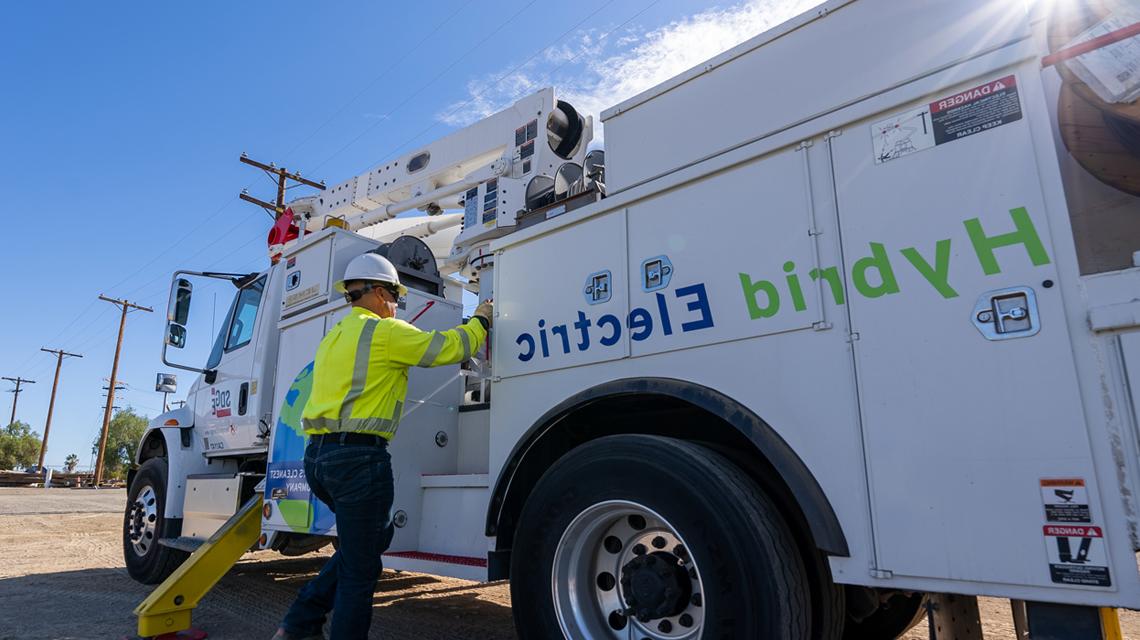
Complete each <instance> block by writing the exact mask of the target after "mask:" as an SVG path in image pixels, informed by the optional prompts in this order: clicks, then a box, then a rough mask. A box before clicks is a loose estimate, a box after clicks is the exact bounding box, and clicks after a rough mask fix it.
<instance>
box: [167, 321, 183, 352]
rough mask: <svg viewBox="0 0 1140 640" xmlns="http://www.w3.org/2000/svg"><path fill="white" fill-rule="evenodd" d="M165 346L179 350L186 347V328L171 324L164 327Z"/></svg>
mask: <svg viewBox="0 0 1140 640" xmlns="http://www.w3.org/2000/svg"><path fill="white" fill-rule="evenodd" d="M166 344H168V345H170V346H172V347H174V348H175V349H181V348H183V347H185V346H186V327H183V326H182V325H179V324H174V323H173V322H172V323H170V324H168V325H166Z"/></svg>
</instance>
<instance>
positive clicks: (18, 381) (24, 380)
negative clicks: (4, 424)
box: [3, 376, 36, 424]
mask: <svg viewBox="0 0 1140 640" xmlns="http://www.w3.org/2000/svg"><path fill="white" fill-rule="evenodd" d="M3 379H4V380H10V381H12V382H15V383H16V388H15V389H9V390H8V393H14V394H16V395H14V396H12V419H11V420H9V421H8V424H12V423H13V422H15V421H16V403H17V402H19V401H20V391H22V389H20V385H21V384H25V383H26V384H35V383H36V381H35V380H28V379H27V378H21V377H19V376H16V377H15V378H9V377H8V376H3Z"/></svg>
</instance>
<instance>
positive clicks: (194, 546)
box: [158, 536, 206, 553]
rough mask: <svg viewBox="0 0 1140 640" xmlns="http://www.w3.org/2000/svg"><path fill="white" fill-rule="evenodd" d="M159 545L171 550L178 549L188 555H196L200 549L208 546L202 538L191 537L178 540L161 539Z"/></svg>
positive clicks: (182, 537)
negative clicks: (205, 545) (204, 545)
mask: <svg viewBox="0 0 1140 640" xmlns="http://www.w3.org/2000/svg"><path fill="white" fill-rule="evenodd" d="M158 544H160V545H162V546H164V547H170V548H171V549H178V550H179V551H185V552H186V553H194V552H195V551H197V550H198V547H200V546H202V545H203V544H206V541H205V540H203V539H201V538H191V537H190V536H181V537H178V538H159V539H158Z"/></svg>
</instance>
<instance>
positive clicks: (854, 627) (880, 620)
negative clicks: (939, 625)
mask: <svg viewBox="0 0 1140 640" xmlns="http://www.w3.org/2000/svg"><path fill="white" fill-rule="evenodd" d="M925 619H926V594H925V593H903V592H899V593H895V594H894V595H892V596H890V597H889V598H887V600H886V602H883V603H882V604H881V605H879V608H878V609H876V610H875V612H874V613H872V614H871V615H869V616H867V617H866V618H863V619H862V620H860V621H858V622H856V621H855V620H852V619H850V618H849V619H848V620H847V625H846V626H845V627H844V632H843V638H844V640H895V638H898V637H899V636H901V635H902V634H904V633H906V632H907V631H909V630H910V629H911V628H912V627H914V626H915V625H917V624H918V623H920V622H922V621H923V620H925Z"/></svg>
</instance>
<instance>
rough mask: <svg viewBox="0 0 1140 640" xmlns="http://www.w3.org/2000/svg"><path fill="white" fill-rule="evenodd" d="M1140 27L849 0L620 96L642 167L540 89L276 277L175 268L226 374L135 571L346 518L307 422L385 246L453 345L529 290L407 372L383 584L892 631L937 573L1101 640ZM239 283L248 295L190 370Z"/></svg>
mask: <svg viewBox="0 0 1140 640" xmlns="http://www.w3.org/2000/svg"><path fill="white" fill-rule="evenodd" d="M1138 21H1140V9H1138V8H1137V5H1136V4H1135V3H1133V2H1126V1H1124V0H1121V1H1119V2H1113V1H1107V0H1106V1H1093V0H1086V1H1080V0H1064V1H1062V0H1056V1H1052V2H1051V1H1044V0H1043V1H1040V2H1032V1H1029V2H1020V1H1011V0H910V1H908V2H895V1H893V0H831V1H829V2H825V3H823V4H822V5H820V6H818V7H817V8H815V9H813V10H811V11H809V12H808V13H805V14H803V15H801V16H799V17H797V18H794V19H792V20H790V21H788V22H786V23H784V24H782V25H780V26H778V27H776V28H774V29H772V30H770V31H768V32H766V33H763V34H761V35H759V36H757V37H755V38H753V39H751V40H748V41H747V42H744V43H743V44H741V45H739V46H737V47H735V48H733V49H731V50H729V51H727V52H725V53H723V54H721V55H719V56H717V57H715V58H712V59H710V60H708V61H707V62H705V63H703V64H701V65H700V66H698V67H694V68H693V69H690V70H689V71H686V72H684V73H682V74H680V75H678V76H676V77H674V78H671V79H669V80H667V81H665V82H664V83H662V84H660V85H658V86H656V87H654V88H652V89H650V90H648V91H645V92H644V93H641V94H639V95H637V96H634V97H632V98H630V99H629V100H626V101H625V102H622V103H621V104H618V105H616V106H614V107H612V108H610V109H608V110H606V111H604V112H603V113H602V114H601V121H603V122H604V123H605V142H606V146H607V150H606V155H605V156H603V154H602V152H601V151H600V150H599V149H598V148H597V145H596V144H595V145H593V146H591V141H592V139H593V127H594V122H593V120H592V118H591V117H588V116H585V115H583V114H580V113H579V112H578V111H577V110H575V109H574V107H573V106H571V105H570V104H568V103H567V102H565V101H562V100H560V99H558V97H557V95H556V94H555V92H554V91H553V90H551V89H544V90H542V91H539V92H537V93H535V94H533V95H530V96H526V97H523V98H521V99H519V100H518V102H516V103H514V104H513V105H512V106H510V107H508V108H506V109H504V110H503V111H501V112H499V113H496V114H495V115H492V116H490V117H488V118H486V119H485V120H482V121H480V122H477V123H475V124H473V125H471V126H469V127H467V128H465V129H462V130H459V131H456V132H454V133H451V134H450V135H448V136H446V137H444V138H442V139H440V140H438V141H436V142H433V143H431V144H428V145H427V146H424V147H423V148H421V149H417V150H416V151H414V152H412V153H409V154H407V155H405V156H403V157H401V158H398V159H396V160H394V161H390V162H387V163H385V164H383V165H380V166H378V167H375V168H373V169H371V170H369V171H368V172H366V173H363V174H361V175H358V176H356V177H353V178H351V179H349V180H347V181H345V182H343V183H341V184H339V185H336V186H332V187H329V188H328V189H325V190H324V191H322V192H320V193H319V194H318V195H315V196H311V197H305V198H300V199H298V200H296V201H294V202H292V203H290V204H289V206H288V209H287V210H286V212H285V213H284V214H283V217H282V218H281V220H280V221H279V222H280V224H279V225H278V227H279V228H280V229H286V228H289V227H291V228H292V229H293V232H292V233H282V234H278V235H277V236H276V238H275V240H274V242H273V244H272V246H271V248H270V249H271V252H270V253H271V261H272V266H270V267H269V268H268V269H267V270H265V271H264V272H261V273H256V274H248V275H234V276H221V275H219V274H203V273H192V272H179V273H177V274H175V276H174V284H173V287H172V292H171V306H170V311H169V318H170V325H169V330H168V335H167V340H166V345H165V347H164V359H165V360H167V361H168V364H172V365H181V366H183V367H184V368H190V369H193V370H195V371H198V372H200V375H199V377H198V379H197V381H196V382H195V383H194V384H193V387H192V388H191V390H190V392H189V395H188V398H187V403H186V405H185V407H183V408H181V409H178V410H176V411H171V412H168V413H165V414H163V415H161V416H159V417H158V418H156V419H155V421H154V422H153V423H152V424H151V427H150V430H149V431H148V432H147V433H146V435H145V436H144V438H143V440H142V442H141V445H140V446H139V448H138V459H137V465H138V466H137V469H135V470H134V471H133V472H132V473H131V477H130V493H129V499H128V505H127V512H126V518H125V526H124V545H123V546H124V553H125V554H126V562H127V567H128V570H129V571H130V574H131V575H132V576H133V577H135V578H136V579H138V580H140V581H142V582H146V583H158V582H161V581H162V580H164V579H166V578H167V577H168V576H170V575H171V573H172V572H174V571H175V569H176V568H177V567H179V565H180V564H182V563H183V562H184V561H185V560H186V558H187V557H188V554H189V553H190V552H192V551H193V550H194V549H196V548H198V547H199V546H200V545H202V543H203V541H206V540H208V539H210V538H211V536H214V537H215V538H224V537H225V535H223V534H225V532H228V531H230V530H231V529H234V530H237V529H242V528H241V527H238V526H237V525H235V524H234V523H235V522H236V521H235V520H234V518H235V517H242V516H241V514H248V511H241V512H240V513H239V509H240V508H241V505H243V504H245V505H252V506H247V507H246V509H247V510H250V509H257V510H259V512H260V513H259V514H258V515H257V519H258V520H259V524H260V527H259V529H256V530H250V529H248V528H246V529H242V530H245V531H246V534H245V535H248V536H250V538H249V541H248V542H249V543H250V544H252V546H254V547H257V548H271V549H276V550H278V551H280V552H282V553H285V554H296V553H304V552H306V551H310V550H313V549H316V548H319V547H321V546H323V545H325V544H328V543H329V542H331V541H332V540H333V539H334V538H335V536H336V530H335V522H334V518H333V516H332V514H331V513H330V512H329V510H328V509H327V507H325V506H324V505H323V504H322V503H321V502H320V501H318V500H317V499H316V498H315V497H314V496H313V495H311V494H310V492H309V490H308V486H307V484H306V482H305V477H304V469H303V465H302V463H301V459H302V451H303V449H304V445H305V436H304V433H303V431H302V429H301V424H300V416H301V412H302V409H303V407H304V404H305V401H306V399H307V397H308V393H309V390H310V382H311V373H312V362H313V356H314V353H315V350H316V347H317V344H318V342H319V341H320V339H321V337H322V336H323V335H324V334H325V332H327V331H328V330H329V329H330V327H332V326H333V324H334V323H336V322H337V321H338V320H339V319H340V318H341V317H342V316H343V315H344V314H345V313H346V312H347V309H348V306H347V303H346V302H345V301H344V299H343V297H342V296H341V295H339V294H337V293H336V292H335V291H334V290H333V288H332V284H333V283H334V282H335V281H336V280H338V279H339V278H340V277H341V276H342V274H343V271H344V268H345V265H346V264H347V263H348V262H349V260H351V259H352V258H354V257H356V256H358V255H361V254H362V253H364V252H368V251H376V252H380V253H381V254H384V255H386V256H387V257H388V258H389V259H390V260H391V261H392V262H393V263H394V264H395V265H396V266H397V267H398V269H399V270H400V273H401V279H402V280H403V282H404V283H405V284H406V285H407V286H408V288H409V293H408V295H407V297H406V299H405V300H404V301H403V303H402V305H403V306H402V308H401V311H400V317H401V318H403V319H405V320H407V321H409V322H412V323H414V324H416V325H417V326H419V327H421V328H424V329H441V328H447V327H451V326H454V325H456V324H458V323H460V322H461V320H462V315H463V294H464V291H465V290H466V291H468V292H470V293H473V294H477V295H478V297H479V299H481V300H482V299H487V298H490V297H492V296H493V297H494V300H495V309H496V318H495V322H494V328H493V331H492V337H491V340H490V347H489V349H483V350H480V352H479V353H472V354H471V359H470V361H469V362H468V363H466V364H464V365H462V366H455V367H450V368H440V369H414V370H413V371H412V372H411V374H410V386H409V394H408V398H407V402H406V406H405V407H404V410H403V416H402V421H401V426H400V428H399V431H398V433H397V435H396V437H395V440H394V441H393V442H392V448H391V450H392V460H393V465H394V470H395V478H396V493H395V505H394V522H395V527H396V528H395V534H394V539H393V541H392V544H391V547H390V549H389V550H388V551H387V552H386V553H385V556H384V564H385V566H386V567H388V568H394V569H404V570H412V571H422V572H428V573H435V574H440V575H448V576H457V577H462V578H471V579H476V580H498V579H503V578H509V579H510V581H511V592H512V599H513V605H514V616H515V620H516V623H517V627H518V632H519V634H520V636H521V637H523V638H554V637H559V638H560V637H566V638H590V639H603V638H613V639H615V640H616V639H618V638H637V639H640V638H651V639H654V640H666V639H679V638H786V639H794V640H801V639H809V638H815V639H833V638H840V637H846V638H870V639H877V638H894V637H896V635H898V634H901V633H902V632H903V631H904V630H905V629H907V628H908V627H910V626H912V625H913V624H914V623H915V622H916V621H917V620H920V619H921V618H922V616H924V615H925V610H924V608H923V604H924V602H926V601H927V599H928V598H935V596H934V595H931V594H959V595H965V596H976V595H988V596H998V597H1003V598H1010V599H1013V600H1015V601H1017V602H1019V603H1026V604H1024V605H1022V609H1021V613H1022V618H1026V617H1027V618H1028V623H1029V629H1030V631H1033V630H1034V629H1036V631H1035V633H1038V634H1044V633H1046V631H1043V629H1045V625H1047V624H1048V622H1047V621H1049V620H1052V619H1056V618H1061V619H1064V620H1065V621H1066V623H1067V624H1069V625H1071V626H1070V627H1065V628H1061V629H1060V630H1057V629H1054V632H1055V635H1050V636H1048V637H1068V638H1089V637H1096V635H1088V634H1089V633H1094V632H1095V633H1096V634H1099V633H1100V632H1101V631H1100V629H1101V627H1099V626H1096V625H1099V624H1100V623H1099V620H1101V618H1098V615H1100V616H1102V617H1103V619H1104V620H1109V619H1110V616H1109V615H1108V614H1109V613H1111V611H1109V610H1108V609H1106V610H1104V611H1100V612H1099V614H1098V609H1097V608H1113V607H1129V608H1138V607H1140V574H1138V572H1137V563H1136V556H1135V553H1136V551H1137V550H1138V548H1140V530H1138V526H1140V515H1138V514H1140V503H1138V501H1137V496H1138V495H1140V455H1138V451H1140V433H1138V429H1137V426H1138V425H1137V411H1136V409H1137V406H1138V405H1140V388H1138V387H1137V386H1136V382H1135V381H1136V380H1137V379H1140V268H1138V266H1137V263H1138V261H1140V254H1137V253H1136V252H1137V251H1138V250H1140V106H1137V103H1136V102H1133V100H1134V99H1135V98H1136V97H1137V96H1138V95H1140V44H1138V42H1140V40H1138V38H1137V37H1136V33H1137V31H1140V29H1137V27H1136V23H1137V22H1138ZM417 210H418V211H422V212H426V213H427V214H428V215H426V216H423V215H405V216H400V215H399V214H401V213H405V212H412V213H414V212H415V211H417ZM202 277H226V278H230V279H232V281H233V282H234V284H235V285H236V287H237V291H236V292H235V293H234V298H233V303H232V307H231V309H230V312H229V314H228V316H227V319H226V321H225V323H224V324H223V326H222V328H221V331H220V332H219V333H218V336H217V341H216V343H215V347H214V350H213V352H212V353H211V354H210V357H209V361H208V362H206V363H204V364H202V363H189V364H188V363H186V362H178V361H177V357H176V355H175V354H176V353H177V351H176V348H177V347H180V346H182V345H184V344H185V343H186V339H187V335H188V334H192V333H193V332H194V331H195V330H196V329H200V328H196V327H193V326H187V324H188V321H187V318H188V317H189V308H190V305H191V300H192V298H193V290H194V286H195V284H196V283H197V282H198V281H199V280H200V279H201V278H202ZM1130 379H1131V380H1132V384H1131V385H1130V384H1129V380H1130ZM258 495H260V496H262V498H261V502H257V496H258ZM235 514H239V515H238V516H235ZM227 521H230V523H229V525H227V528H223V529H221V532H222V533H219V528H221V527H222V526H223V523H226V522H227ZM251 521H252V520H251ZM257 536H260V537H259V538H258V539H257V542H253V540H254V539H255V538H257ZM238 547H239V548H238V549H237V551H238V553H240V551H241V548H242V547H243V545H238ZM203 555H208V554H203ZM193 562H194V560H191V561H190V562H189V563H187V565H190V564H192V563H193ZM227 562H232V559H229V560H227V561H226V562H223V563H222V566H220V569H219V570H220V571H223V572H224V570H225V569H226V568H228V564H226V563H227ZM184 566H185V565H184ZM219 575H220V574H219ZM178 576H179V574H175V577H174V578H171V579H172V580H175V581H177V580H178ZM215 579H216V578H215ZM207 588H208V585H207ZM937 597H942V596H937ZM1066 607H1071V608H1066ZM1106 611H1107V612H1108V613H1106ZM1090 612H1091V613H1090ZM1086 614H1087V615H1086ZM1088 620H1092V623H1091V624H1093V625H1094V626H1096V630H1095V631H1085V630H1080V625H1083V624H1085V623H1086V622H1087V621H1088ZM1035 621H1036V622H1035ZM1035 624H1036V627H1034V625H1035ZM1110 627H1111V625H1106V626H1104V629H1109V628H1110ZM1089 628H1092V627H1089ZM1066 629H1067V630H1066ZM1110 632H1111V630H1110V629H1109V630H1108V631H1105V633H1110ZM1033 637H1045V636H1044V635H1039V636H1033ZM1109 637H1111V636H1109Z"/></svg>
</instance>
